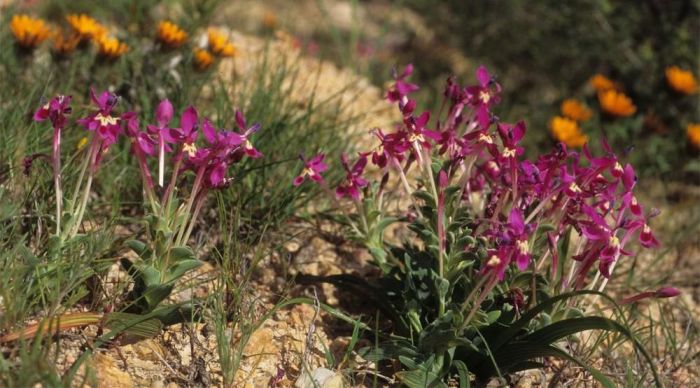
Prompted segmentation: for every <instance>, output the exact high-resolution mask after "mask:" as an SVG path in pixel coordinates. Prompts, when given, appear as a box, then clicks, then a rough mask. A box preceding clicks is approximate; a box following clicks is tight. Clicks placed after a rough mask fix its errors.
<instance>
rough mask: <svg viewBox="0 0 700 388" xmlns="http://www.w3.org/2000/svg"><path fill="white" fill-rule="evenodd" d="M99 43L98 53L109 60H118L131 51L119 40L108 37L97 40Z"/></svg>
mask: <svg viewBox="0 0 700 388" xmlns="http://www.w3.org/2000/svg"><path fill="white" fill-rule="evenodd" d="M95 43H97V52H98V53H99V54H100V55H101V56H103V57H105V58H108V59H116V58H119V57H120V56H122V54H124V53H125V52H127V51H129V46H127V45H126V44H124V43H122V42H120V41H119V40H118V39H117V38H111V37H108V36H100V37H98V38H96V39H95Z"/></svg>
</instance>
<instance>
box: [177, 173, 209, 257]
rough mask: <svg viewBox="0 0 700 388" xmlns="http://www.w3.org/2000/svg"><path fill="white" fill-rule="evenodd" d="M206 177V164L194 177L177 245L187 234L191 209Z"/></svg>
mask: <svg viewBox="0 0 700 388" xmlns="http://www.w3.org/2000/svg"><path fill="white" fill-rule="evenodd" d="M203 179H204V166H202V167H200V168H199V170H197V176H196V177H195V178H194V185H192V192H191V193H190V197H189V198H188V200H187V206H186V207H185V213H184V214H183V218H182V220H183V221H182V223H181V224H180V225H179V231H178V233H177V238H176V239H175V243H176V245H178V246H179V245H181V244H182V238H183V237H184V234H185V228H186V225H187V222H188V220H189V216H190V211H192V204H193V203H194V200H195V198H196V197H197V193H198V192H199V187H200V186H201V185H202V180H203Z"/></svg>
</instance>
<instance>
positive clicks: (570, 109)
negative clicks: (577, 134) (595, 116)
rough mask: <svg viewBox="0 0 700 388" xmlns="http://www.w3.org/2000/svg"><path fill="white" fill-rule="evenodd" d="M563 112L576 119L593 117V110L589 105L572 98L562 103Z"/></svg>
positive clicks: (584, 119)
mask: <svg viewBox="0 0 700 388" xmlns="http://www.w3.org/2000/svg"><path fill="white" fill-rule="evenodd" d="M561 113H562V114H563V115H564V116H566V117H568V118H570V119H572V120H575V121H586V120H588V119H590V118H591V114H592V113H591V110H590V109H588V107H587V106H585V105H583V104H582V103H580V102H579V101H578V100H574V99H572V98H569V99H566V100H564V101H563V102H562V103H561Z"/></svg>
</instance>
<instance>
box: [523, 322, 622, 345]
mask: <svg viewBox="0 0 700 388" xmlns="http://www.w3.org/2000/svg"><path fill="white" fill-rule="evenodd" d="M586 330H608V331H617V332H620V333H622V334H624V335H626V336H627V337H631V335H632V333H630V332H629V331H628V330H627V329H626V328H625V327H623V326H622V325H620V324H619V323H617V322H615V321H613V320H611V319H608V318H603V317H583V318H571V319H564V320H562V321H559V322H554V323H552V324H551V325H547V326H545V327H543V328H541V329H539V330H537V331H535V332H533V333H531V334H528V335H527V336H525V337H524V338H523V341H531V342H537V343H541V344H551V343H554V342H556V341H558V340H560V339H562V338H565V337H568V336H570V335H572V334H576V333H580V332H582V331H586Z"/></svg>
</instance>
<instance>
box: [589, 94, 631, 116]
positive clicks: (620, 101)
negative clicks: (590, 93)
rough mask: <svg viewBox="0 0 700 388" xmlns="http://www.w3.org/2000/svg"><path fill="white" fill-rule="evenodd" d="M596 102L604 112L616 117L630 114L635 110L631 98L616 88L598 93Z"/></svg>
mask: <svg viewBox="0 0 700 388" xmlns="http://www.w3.org/2000/svg"><path fill="white" fill-rule="evenodd" d="M598 102H599V103H600V107H601V108H603V110H604V111H605V112H606V113H608V114H610V115H613V116H617V117H627V116H632V115H633V114H634V113H635V112H636V111H637V107H636V106H634V104H633V103H632V100H631V99H630V98H629V97H627V96H626V95H625V94H624V93H622V92H618V91H616V90H607V91H604V92H600V93H598Z"/></svg>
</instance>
